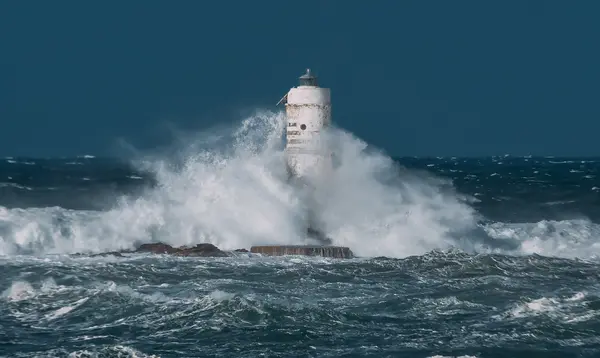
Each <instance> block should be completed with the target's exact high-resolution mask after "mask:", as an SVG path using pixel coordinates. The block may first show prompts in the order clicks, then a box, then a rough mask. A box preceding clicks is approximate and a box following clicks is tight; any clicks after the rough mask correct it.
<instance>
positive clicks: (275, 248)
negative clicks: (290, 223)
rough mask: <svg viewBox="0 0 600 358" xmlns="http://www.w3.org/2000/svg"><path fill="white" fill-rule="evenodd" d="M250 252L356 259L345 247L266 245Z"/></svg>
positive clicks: (256, 247)
mask: <svg viewBox="0 0 600 358" xmlns="http://www.w3.org/2000/svg"><path fill="white" fill-rule="evenodd" d="M250 252H252V253H255V254H262V255H265V256H284V255H301V256H320V257H331V258H337V259H351V258H353V257H354V254H353V253H352V250H350V248H348V247H344V246H321V245H265V246H252V247H251V248H250Z"/></svg>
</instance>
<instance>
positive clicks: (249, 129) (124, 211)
mask: <svg viewBox="0 0 600 358" xmlns="http://www.w3.org/2000/svg"><path fill="white" fill-rule="evenodd" d="M283 130H284V115H283V114H282V113H273V112H259V113H257V114H256V115H253V116H251V117H250V118H247V119H244V120H243V121H241V123H240V124H239V125H237V126H236V127H234V128H231V129H230V130H225V131H224V130H219V131H207V132H204V133H202V134H201V135H198V136H197V138H196V139H195V140H194V141H193V142H191V143H188V144H186V146H185V147H183V148H180V151H179V153H180V154H179V155H178V156H175V157H174V156H171V157H170V158H158V157H151V158H148V157H147V158H144V159H140V160H139V161H137V165H139V166H140V167H141V168H144V169H146V170H148V169H150V170H151V171H152V172H153V173H155V175H156V179H157V182H158V185H156V186H155V187H152V188H148V189H147V190H146V192H145V193H144V194H143V195H141V196H139V197H129V196H123V197H120V198H117V199H115V203H114V205H113V206H112V208H111V209H109V210H104V211H91V210H90V211H86V210H67V209H64V208H61V207H47V208H27V209H8V208H4V207H0V254H2V255H15V254H34V255H38V254H66V253H75V252H102V251H110V250H120V249H131V248H134V247H135V246H137V245H139V244H140V243H146V242H153V241H154V242H156V241H161V242H165V243H168V244H171V245H174V246H179V245H190V244H196V243H202V242H210V243H213V244H215V245H217V246H218V247H220V248H222V249H225V250H230V249H237V248H249V247H250V246H252V245H255V244H301V243H308V241H307V240H308V239H307V238H306V224H305V223H306V220H307V201H306V199H305V193H304V192H303V191H302V190H301V189H299V188H298V187H297V186H295V185H292V184H290V183H289V182H288V180H287V172H286V169H285V164H284V163H285V161H284V156H283V140H282V133H283ZM326 136H327V139H328V141H329V142H330V144H331V145H332V147H333V148H335V153H336V158H337V161H338V164H337V166H336V168H335V170H334V171H333V173H332V175H331V177H330V178H329V179H328V180H327V181H326V182H319V183H318V185H316V188H315V190H316V193H317V196H316V202H315V203H313V204H314V205H316V206H315V207H316V210H317V212H318V217H319V220H320V221H321V225H322V227H323V229H324V231H325V233H326V234H327V236H328V237H330V238H331V239H332V243H333V244H336V245H344V246H349V247H350V248H351V249H352V250H353V251H354V252H355V253H356V254H357V255H359V256H371V257H372V256H388V257H406V256H410V255H420V254H424V253H426V252H428V251H431V250H434V249H448V248H452V247H456V248H459V249H461V250H465V251H468V252H501V253H511V254H520V253H524V254H530V253H538V254H543V255H557V256H567V257H591V256H595V254H596V252H597V251H598V246H597V245H596V244H595V243H594V242H593V241H594V239H595V238H596V237H598V231H599V230H600V229H599V228H598V227H597V225H596V224H593V223H591V222H588V221H586V220H571V221H554V222H550V221H547V222H539V223H524V224H508V223H500V222H489V221H487V220H486V219H485V218H483V217H481V215H479V214H478V213H477V212H476V211H475V210H474V209H473V207H472V206H471V205H469V203H470V202H472V201H473V200H475V199H474V198H471V197H468V196H465V195H463V194H459V193H457V192H456V191H455V190H454V189H453V186H452V183H451V182H450V181H449V180H446V179H441V178H436V177H433V176H431V175H430V174H427V173H425V172H419V171H415V170H407V169H405V168H402V167H400V166H399V165H398V164H397V163H395V162H394V161H393V160H392V159H391V158H390V157H388V156H387V155H386V154H385V153H383V152H381V151H377V150H373V149H372V148H370V147H369V146H368V145H367V143H365V142H364V141H362V140H360V139H359V138H357V137H356V136H354V135H352V134H351V133H348V132H347V131H344V130H342V129H339V128H331V129H329V130H328V131H327V132H326Z"/></svg>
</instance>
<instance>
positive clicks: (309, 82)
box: [250, 69, 354, 258]
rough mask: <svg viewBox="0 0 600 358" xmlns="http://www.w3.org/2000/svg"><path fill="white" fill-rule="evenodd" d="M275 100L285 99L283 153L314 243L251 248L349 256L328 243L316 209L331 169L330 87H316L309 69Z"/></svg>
mask: <svg viewBox="0 0 600 358" xmlns="http://www.w3.org/2000/svg"><path fill="white" fill-rule="evenodd" d="M299 80H300V83H299V84H298V86H296V87H293V88H292V89H290V90H289V91H288V93H287V94H286V95H285V96H283V98H282V99H281V100H279V102H278V103H277V105H279V104H280V103H282V102H284V101H285V102H286V103H285V111H286V144H285V156H286V165H287V168H288V173H289V174H290V179H291V180H290V181H291V183H292V185H294V186H295V187H296V188H297V189H298V190H301V191H303V192H304V193H306V194H307V195H306V196H304V199H305V200H306V204H307V205H306V207H307V209H308V212H307V215H306V218H307V221H306V234H307V237H308V238H309V239H311V241H313V242H316V245H261V246H252V247H251V248H250V252H252V253H256V254H261V255H267V256H280V255H306V256H324V257H335V258H352V257H354V254H353V253H352V250H350V248H348V247H343V246H331V244H332V241H333V240H332V239H330V238H328V237H327V236H326V235H325V234H324V231H323V230H321V228H322V226H321V225H319V220H318V215H317V214H316V213H315V210H313V209H314V206H313V205H314V203H315V200H314V199H315V195H316V194H315V190H313V189H315V188H316V186H317V185H319V181H320V180H322V179H325V180H326V179H327V178H329V174H330V173H331V170H332V169H333V167H332V162H331V151H330V149H329V146H328V143H327V140H326V138H325V137H324V130H325V129H326V128H327V127H328V126H329V125H330V124H331V96H330V91H329V88H322V87H319V83H318V81H317V77H316V76H315V75H313V74H312V72H311V71H310V69H308V70H306V73H305V74H304V75H302V76H300V78H299Z"/></svg>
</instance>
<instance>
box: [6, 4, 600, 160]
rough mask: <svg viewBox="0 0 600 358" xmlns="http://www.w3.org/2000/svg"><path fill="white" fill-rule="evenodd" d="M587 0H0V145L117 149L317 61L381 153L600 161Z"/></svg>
mask: <svg viewBox="0 0 600 358" xmlns="http://www.w3.org/2000/svg"><path fill="white" fill-rule="evenodd" d="M599 16H600V2H598V1H572V2H567V1H524V0H518V1H517V0H514V1H493V2H492V1H464V0H463V1H441V0H440V1H426V0H415V1H393V0H378V1H369V2H367V1H350V0H338V1H331V0H305V1H299V2H287V1H280V0H272V1H271V0H270V1H266V0H265V1H258V0H257V1H242V0H237V1H230V0H219V1H208V0H207V1H184V0H180V1H148V0H144V1H102V2H89V1H2V2H0V155H3V156H9V155H14V156H16V155H27V156H66V155H77V154H83V153H92V154H99V155H115V153H118V145H117V144H118V142H119V140H120V139H125V140H126V141H128V142H131V143H133V144H135V145H136V146H138V147H143V146H146V147H148V146H153V145H155V144H157V143H159V142H161V141H162V139H161V138H162V136H163V134H164V133H165V128H168V127H169V126H175V127H178V128H180V129H186V128H188V129H199V128H202V127H209V126H211V125H213V124H215V123H218V122H223V121H231V120H235V119H236V118H241V117H240V116H241V114H243V113H247V112H248V111H250V110H252V109H255V108H261V107H262V108H274V107H273V106H274V104H275V103H276V102H277V101H278V100H279V98H281V96H282V95H283V94H284V93H285V92H286V91H287V90H288V89H289V87H291V86H294V85H296V78H297V77H298V76H299V75H301V74H302V73H303V72H304V69H305V68H306V67H311V68H312V69H314V71H316V72H317V74H318V75H319V76H320V82H321V84H322V85H323V86H327V87H330V88H331V89H332V97H333V105H334V112H333V120H334V121H335V122H336V123H337V124H338V125H339V126H341V127H344V128H346V129H348V130H350V131H352V132H354V133H355V134H357V135H358V136H360V137H361V138H363V139H365V140H367V141H368V142H370V143H372V144H375V145H376V146H379V147H381V148H383V149H385V150H386V151H388V152H389V153H390V154H392V155H397V156H402V155H491V154H504V153H510V154H515V155H524V154H533V155H600V140H598V136H599V133H600V105H599V99H600V21H599V20H598V18H599Z"/></svg>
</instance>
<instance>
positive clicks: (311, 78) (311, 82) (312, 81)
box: [299, 68, 319, 87]
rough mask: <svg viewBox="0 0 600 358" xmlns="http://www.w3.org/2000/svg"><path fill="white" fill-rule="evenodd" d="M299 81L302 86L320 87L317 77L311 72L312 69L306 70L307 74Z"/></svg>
mask: <svg viewBox="0 0 600 358" xmlns="http://www.w3.org/2000/svg"><path fill="white" fill-rule="evenodd" d="M299 80H300V86H313V87H317V86H319V84H318V82H317V76H315V75H313V73H312V72H311V71H310V68H307V69H306V73H305V74H303V75H302V76H300V78H299Z"/></svg>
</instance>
